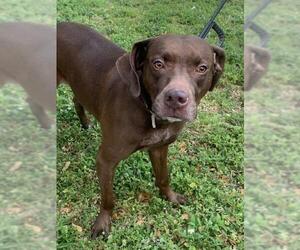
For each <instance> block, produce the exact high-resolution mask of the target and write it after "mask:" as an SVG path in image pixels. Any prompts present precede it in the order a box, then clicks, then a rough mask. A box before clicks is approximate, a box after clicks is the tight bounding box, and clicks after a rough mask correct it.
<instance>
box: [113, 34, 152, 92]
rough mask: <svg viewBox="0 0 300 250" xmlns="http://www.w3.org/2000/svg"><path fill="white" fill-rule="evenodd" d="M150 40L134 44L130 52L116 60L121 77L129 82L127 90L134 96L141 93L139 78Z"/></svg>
mask: <svg viewBox="0 0 300 250" xmlns="http://www.w3.org/2000/svg"><path fill="white" fill-rule="evenodd" d="M150 41H151V39H147V40H145V41H141V42H138V43H136V44H134V45H133V48H132V51H131V53H129V54H124V55H123V56H121V57H120V58H118V60H117V62H116V67H117V70H118V72H119V74H120V76H121V78H122V79H123V81H125V82H128V83H129V90H130V92H131V94H132V95H133V96H134V97H138V96H139V95H140V93H141V86H140V78H141V77H142V70H143V65H144V60H145V59H146V56H147V51H148V46H149V43H150Z"/></svg>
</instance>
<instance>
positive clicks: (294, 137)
mask: <svg viewBox="0 0 300 250" xmlns="http://www.w3.org/2000/svg"><path fill="white" fill-rule="evenodd" d="M246 2H247V5H246V8H245V10H247V12H248V13H249V11H250V10H252V9H254V8H255V4H258V3H259V1H246ZM299 9H300V4H299V3H298V2H297V3H296V2H295V1H291V0H288V1H274V2H272V3H271V4H270V5H269V6H268V8H266V9H265V10H264V12H263V13H262V14H261V15H260V16H258V18H257V19H256V21H257V23H258V24H259V25H261V26H262V27H263V28H265V29H267V30H268V31H269V32H270V34H271V41H270V44H269V50H270V52H271V54H272V60H271V64H270V67H269V72H268V74H267V75H266V77H265V78H264V79H263V80H262V81H261V82H260V84H259V85H258V86H257V87H256V88H254V89H253V90H252V91H250V92H248V93H246V95H245V180H246V196H245V240H246V242H245V246H246V247H248V248H249V249H266V248H268V249H299V245H300V240H299V231H300V224H299V221H300V216H299V207H300V202H299V201H300V200H299V194H300V192H299V190H300V181H299V180H300V172H299V162H300V157H299V155H300V154H299V140H300V136H299V122H300V117H299V103H300V100H299V96H300V83H299V79H300V74H299V67H298V65H299V63H300V57H299V45H298V42H296V41H298V40H299V38H300V32H299V27H298V26H299V25H298V23H297V22H296V21H295V17H296V16H298V15H299ZM297 11H298V13H297ZM245 41H246V44H248V43H255V41H257V39H256V37H255V36H253V34H251V33H247V35H246V39H245Z"/></svg>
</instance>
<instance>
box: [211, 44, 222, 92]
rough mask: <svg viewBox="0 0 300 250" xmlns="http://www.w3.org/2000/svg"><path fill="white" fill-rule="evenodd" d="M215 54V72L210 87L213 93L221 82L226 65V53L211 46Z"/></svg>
mask: <svg viewBox="0 0 300 250" xmlns="http://www.w3.org/2000/svg"><path fill="white" fill-rule="evenodd" d="M211 47H212V50H213V53H214V72H213V79H212V83H211V86H210V89H209V91H212V90H213V89H214V87H215V85H216V84H217V82H218V81H219V79H220V77H221V75H222V73H223V71H224V64H225V52H224V50H223V49H222V48H220V47H217V46H213V45H212V46H211Z"/></svg>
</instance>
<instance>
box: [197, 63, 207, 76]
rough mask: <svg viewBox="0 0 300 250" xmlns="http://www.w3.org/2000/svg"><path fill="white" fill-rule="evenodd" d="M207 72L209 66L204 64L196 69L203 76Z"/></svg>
mask: <svg viewBox="0 0 300 250" xmlns="http://www.w3.org/2000/svg"><path fill="white" fill-rule="evenodd" d="M206 70H207V66H206V65H204V64H201V65H199V66H198V67H197V68H196V72H197V73H201V74H203V73H205V72H206Z"/></svg>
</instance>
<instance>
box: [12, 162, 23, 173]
mask: <svg viewBox="0 0 300 250" xmlns="http://www.w3.org/2000/svg"><path fill="white" fill-rule="evenodd" d="M21 166H22V162H21V161H16V162H15V164H14V165H12V166H11V167H10V169H9V171H10V172H14V171H16V170H18V169H19V168H20V167H21Z"/></svg>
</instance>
